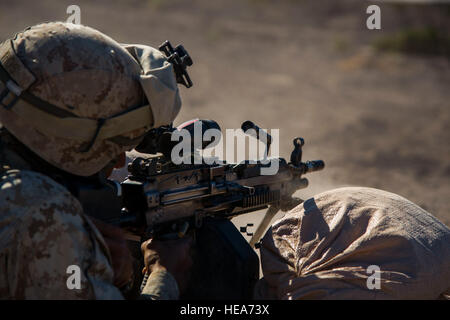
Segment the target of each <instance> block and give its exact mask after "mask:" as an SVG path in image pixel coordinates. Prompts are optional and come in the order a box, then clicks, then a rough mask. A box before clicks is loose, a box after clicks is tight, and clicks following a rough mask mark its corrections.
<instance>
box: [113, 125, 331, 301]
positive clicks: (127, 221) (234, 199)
mask: <svg viewBox="0 0 450 320" xmlns="http://www.w3.org/2000/svg"><path fill="white" fill-rule="evenodd" d="M199 123H200V124H201V127H202V131H201V132H202V133H203V132H204V131H205V130H207V129H211V128H214V129H217V128H219V126H218V125H217V123H215V122H214V121H211V120H194V121H189V122H187V124H186V125H184V126H183V127H182V128H183V129H185V130H187V131H188V132H193V131H194V126H195V125H199ZM246 128H257V127H256V126H255V125H254V124H253V123H252V122H250V121H246V122H244V124H243V126H242V129H246ZM219 129H220V128H219ZM176 130H180V127H178V128H176V129H175V128H172V127H166V128H158V129H155V131H153V132H149V134H148V135H147V138H146V139H145V140H144V141H143V142H142V143H141V145H139V146H138V147H137V148H136V149H137V150H138V151H139V152H142V153H149V155H148V157H138V158H136V159H134V160H133V161H132V162H131V163H130V164H129V166H128V170H129V173H130V174H129V176H128V178H127V179H126V180H125V181H124V182H122V183H121V189H122V198H123V208H122V211H121V215H120V216H118V217H115V218H116V220H115V221H113V220H110V221H108V222H109V223H114V224H118V225H120V226H121V228H123V229H124V230H126V231H127V233H128V235H129V236H130V239H133V237H135V240H137V241H142V240H144V239H146V238H149V237H152V238H156V239H162V240H164V239H176V238H182V237H184V236H186V235H188V234H190V235H191V236H192V237H194V239H195V244H196V245H195V257H196V258H195V259H194V268H193V269H194V272H193V275H192V280H191V285H190V286H189V288H190V289H188V292H187V293H186V297H188V298H190V299H195V298H202V299H210V298H211V297H214V298H219V299H222V298H228V299H236V298H237V299H240V298H246V299H249V298H251V296H252V293H253V292H252V291H253V289H252V288H253V286H254V284H255V282H256V281H257V279H258V278H259V260H258V257H257V255H256V254H255V252H254V250H253V249H252V247H258V241H259V240H260V237H261V236H262V235H263V232H264V231H265V230H266V228H267V226H268V225H269V224H270V221H271V220H272V218H273V216H274V215H275V214H276V213H277V212H278V211H279V210H282V211H287V210H290V209H292V208H294V207H295V206H297V205H298V204H300V203H301V202H302V200H301V199H298V198H295V197H294V196H293V194H294V193H295V192H296V191H297V190H298V189H302V188H306V187H307V186H308V180H307V179H306V178H304V177H303V175H305V174H307V173H310V172H314V171H317V170H321V169H323V168H324V163H323V161H321V160H317V161H306V162H302V147H303V145H304V140H303V139H302V138H295V139H294V141H293V144H294V149H293V151H292V153H291V157H290V161H289V162H288V161H286V160H285V159H283V158H278V159H272V161H276V162H277V163H278V171H277V172H276V173H275V174H273V175H263V174H262V169H263V168H267V167H268V166H269V165H270V164H268V163H262V162H260V161H255V162H251V161H245V162H242V163H237V164H235V163H233V164H232V163H226V162H222V163H214V164H207V163H205V161H202V162H201V163H197V164H195V163H191V164H174V163H173V162H172V161H171V158H170V154H171V152H170V151H171V149H172V148H173V147H174V142H173V141H172V139H170V138H169V137H170V136H171V135H172V134H173V133H174V132H175V131H176ZM251 132H252V131H251ZM259 132H261V131H260V130H259ZM266 140H267V141H271V139H270V138H268V139H266ZM216 142H217V141H216ZM207 146H208V144H207V143H206V144H202V146H201V148H205V147H207ZM156 151H157V153H156V154H155V152H156ZM190 156H191V157H192V158H195V157H196V156H198V152H196V150H194V151H193V154H191V155H190ZM266 208H268V210H267V212H266V214H265V216H264V218H263V220H262V222H261V224H260V225H259V227H258V228H257V230H256V232H255V234H253V237H252V239H251V240H250V243H247V241H246V240H245V239H244V237H243V236H242V235H241V234H240V233H239V231H238V230H237V228H236V227H235V226H234V225H233V224H232V223H231V221H230V220H231V218H232V217H235V216H238V215H242V214H245V213H249V212H253V211H257V210H261V209H266ZM117 219H118V220H117ZM240 231H241V232H246V231H247V230H246V227H243V228H241V230H240Z"/></svg>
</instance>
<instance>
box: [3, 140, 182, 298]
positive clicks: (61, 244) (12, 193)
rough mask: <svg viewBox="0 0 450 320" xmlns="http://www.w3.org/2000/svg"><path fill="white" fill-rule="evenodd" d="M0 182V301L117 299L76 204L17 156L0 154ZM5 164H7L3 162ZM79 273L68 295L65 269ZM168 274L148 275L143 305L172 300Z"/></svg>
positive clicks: (102, 254)
mask: <svg viewBox="0 0 450 320" xmlns="http://www.w3.org/2000/svg"><path fill="white" fill-rule="evenodd" d="M1 154H2V158H3V159H2V163H9V164H10V166H12V167H16V168H21V169H20V170H18V169H8V167H6V166H5V165H4V170H3V172H2V174H1V178H0V190H1V192H0V299H122V298H123V296H122V294H121V292H120V291H119V289H118V288H116V287H115V286H114V285H113V270H112V267H111V257H110V254H109V251H108V248H107V246H106V244H105V242H104V240H103V237H102V235H101V234H100V232H99V231H98V230H97V228H96V227H95V226H94V225H93V223H92V222H91V221H90V220H89V218H88V217H87V216H85V215H84V214H83V209H82V207H81V204H80V203H79V201H78V200H77V199H76V198H75V197H73V196H72V195H71V194H70V193H69V191H68V190H67V189H65V188H64V187H63V186H61V185H60V184H58V183H56V182H55V181H54V180H52V179H50V178H49V177H47V176H45V175H43V174H41V173H38V172H34V171H31V170H27V169H30V167H29V166H28V164H27V162H26V161H25V160H23V159H22V158H21V157H20V156H19V155H18V154H16V153H14V152H13V151H11V150H8V149H7V148H2V150H1ZM5 158H7V160H5ZM71 265H76V266H78V267H79V268H80V270H81V288H80V289H69V288H68V286H67V281H68V279H69V276H70V273H68V272H67V268H68V267H69V266H71ZM178 295H179V293H178V287H177V284H176V281H175V279H174V278H173V276H171V275H170V274H169V273H167V272H166V273H164V272H158V273H155V274H152V275H151V276H150V277H149V279H148V281H147V284H146V286H145V287H144V289H143V291H142V297H143V298H145V299H177V298H178Z"/></svg>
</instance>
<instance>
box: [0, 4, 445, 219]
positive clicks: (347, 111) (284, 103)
mask: <svg viewBox="0 0 450 320" xmlns="http://www.w3.org/2000/svg"><path fill="white" fill-rule="evenodd" d="M416 2H419V3H416ZM72 4H76V5H78V6H79V7H80V9H81V23H82V24H85V25H89V26H91V27H94V28H96V29H98V30H100V31H102V32H104V33H106V34H107V35H109V36H111V37H112V38H114V39H115V40H117V41H119V42H122V43H143V44H148V45H151V46H154V47H157V46H158V45H160V44H161V43H162V42H163V41H164V40H166V39H169V40H170V41H171V42H172V43H173V44H178V43H183V45H184V46H185V47H186V48H187V50H188V51H189V53H190V54H191V56H192V58H193V60H194V66H193V67H192V68H191V69H190V74H191V77H192V79H193V81H194V87H193V88H192V89H189V90H187V89H185V88H184V87H183V88H182V89H181V94H182V98H183V107H182V111H181V113H180V114H179V116H178V117H177V119H176V121H175V124H180V123H182V122H183V121H185V120H188V119H191V118H195V117H200V118H207V119H214V120H216V121H217V122H218V123H219V124H220V125H221V127H222V128H223V129H224V128H239V127H240V125H241V123H242V122H243V121H245V120H253V121H254V122H255V123H257V124H258V125H259V126H260V127H262V128H279V129H280V143H281V144H280V155H281V156H283V157H285V158H289V155H290V152H291V150H292V139H293V138H294V137H296V136H302V137H303V138H305V141H306V144H305V147H304V159H323V160H324V161H325V163H326V168H325V170H324V171H321V172H319V173H314V174H312V175H311V176H310V177H309V178H310V187H309V188H308V189H306V190H303V191H301V192H299V194H298V195H299V196H301V197H304V198H306V197H310V196H312V195H314V194H317V193H319V192H322V191H325V190H329V189H332V188H336V187H339V186H348V185H358V186H368V187H374V188H380V189H384V190H388V191H391V192H394V193H397V194H400V195H402V196H404V197H406V198H408V199H410V200H411V201H413V202H415V203H417V204H418V205H420V206H421V207H423V208H424V209H426V210H427V211H429V212H430V213H432V214H434V215H435V216H437V217H438V218H439V219H440V220H441V221H443V222H444V223H446V224H447V226H450V183H449V182H450V143H449V141H450V72H449V71H450V19H449V18H450V5H449V4H448V2H447V3H435V2H434V1H392V2H387V1H362V0H340V1H335V0H321V1H312V0H309V1H307V0H277V1H275V0H214V1H211V0H210V1H208V0H123V1H118V0H100V1H73V0H70V1H66V0H58V1H48V0H47V1H25V0H0V41H3V40H5V39H7V38H9V37H12V36H13V35H14V33H15V32H18V31H21V30H23V29H24V28H25V27H27V26H31V25H34V24H37V23H40V22H46V21H56V20H60V21H65V20H66V19H67V18H68V16H69V14H67V13H66V9H67V7H68V6H69V5H72ZM370 4H377V5H378V6H379V7H380V8H381V30H368V29H367V27H366V20H367V18H368V17H369V14H367V13H366V8H367V7H368V6H369V5H370ZM257 215H258V214H255V215H253V216H250V218H248V217H247V218H245V219H241V220H238V221H237V223H238V224H239V223H243V222H246V221H253V220H254V219H256V220H257V218H256V217H257ZM259 215H260V213H259ZM246 219H247V220H246ZM249 219H250V220H249ZM252 219H253V220H252Z"/></svg>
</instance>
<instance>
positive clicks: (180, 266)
mask: <svg viewBox="0 0 450 320" xmlns="http://www.w3.org/2000/svg"><path fill="white" fill-rule="evenodd" d="M0 80H1V81H0V121H1V123H2V124H3V128H1V131H0V149H1V150H0V163H1V169H0V173H1V179H0V188H1V192H0V298H2V299H121V298H123V295H122V293H121V291H120V290H119V288H121V287H125V286H126V285H127V284H128V283H129V281H130V279H131V278H132V266H131V255H130V253H129V251H128V249H127V247H126V245H125V242H124V240H123V238H122V237H121V233H120V230H119V229H117V228H115V227H112V226H110V225H106V224H103V223H101V222H99V221H94V220H93V219H91V218H89V217H88V216H87V215H86V214H85V213H83V209H82V205H81V204H80V202H79V201H78V199H77V198H76V197H75V196H74V195H73V194H72V193H71V191H70V190H69V188H68V187H67V186H68V185H70V182H71V181H72V180H74V179H79V178H80V177H86V178H85V179H95V177H100V176H103V177H107V176H108V174H109V173H110V172H111V170H112V168H113V167H114V166H115V165H119V166H120V165H122V163H121V161H123V157H124V152H125V151H128V150H131V149H132V148H134V147H135V146H136V145H137V144H138V143H139V142H140V141H141V140H142V138H143V135H144V134H145V133H146V131H147V130H148V129H150V128H152V127H158V126H161V125H167V124H169V123H171V122H172V121H173V119H174V118H175V117H176V115H177V113H178V111H179V109H180V107H181V100H180V96H179V92H178V87H177V84H176V80H175V75H174V72H173V68H172V65H171V64H170V63H168V62H167V60H166V59H165V57H164V55H163V54H162V53H161V52H159V51H158V50H156V49H153V48H151V47H147V46H139V45H128V46H127V45H120V44H118V43H117V42H116V41H114V40H113V39H111V38H109V37H108V36H106V35H104V34H102V33H100V32H99V31H97V30H94V29H92V28H89V27H86V26H81V25H74V24H67V23H59V22H56V23H46V24H40V25H36V26H34V27H31V28H28V29H26V30H25V31H23V32H21V33H18V34H17V35H16V36H15V37H14V38H13V39H9V40H6V41H4V42H3V43H2V44H1V46H0ZM118 159H119V160H118ZM99 201H101V200H99ZM188 247H189V242H187V241H185V242H183V243H181V244H179V243H175V244H173V243H172V244H169V246H168V248H167V245H163V244H161V243H158V242H152V241H147V242H146V243H144V244H143V245H142V251H143V255H144V257H145V263H146V268H145V272H147V273H150V272H151V273H150V277H149V279H148V281H147V283H146V285H145V287H144V289H143V292H142V296H143V297H147V298H151V299H175V298H177V297H178V294H179V288H178V285H182V283H183V276H182V275H183V274H185V267H186V266H189V258H188V255H187V254H186V252H187V249H188ZM167 249H168V250H167ZM169 253H170V254H169ZM70 266H76V267H77V268H79V269H80V271H81V272H80V275H81V279H80V284H81V286H80V288H79V289H77V288H76V289H73V288H72V289H70V288H69V287H68V285H67V280H68V277H69V274H68V273H67V270H68V268H69V267H70ZM177 282H178V283H177Z"/></svg>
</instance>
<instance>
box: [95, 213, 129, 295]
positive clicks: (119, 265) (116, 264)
mask: <svg viewBox="0 0 450 320" xmlns="http://www.w3.org/2000/svg"><path fill="white" fill-rule="evenodd" d="M91 220H92V222H94V224H95V226H96V227H97V229H98V230H99V231H100V233H101V234H102V235H103V238H104V239H105V242H106V244H107V245H108V248H109V252H110V254H111V259H112V267H113V270H114V285H115V286H116V287H118V288H122V287H124V286H126V285H127V284H129V283H130V281H131V280H132V279H133V257H132V255H131V252H130V250H129V248H128V246H127V243H126V240H125V238H124V235H123V232H122V230H121V229H120V228H117V227H115V226H112V225H110V224H107V223H104V222H102V221H99V220H97V219H93V218H91Z"/></svg>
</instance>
